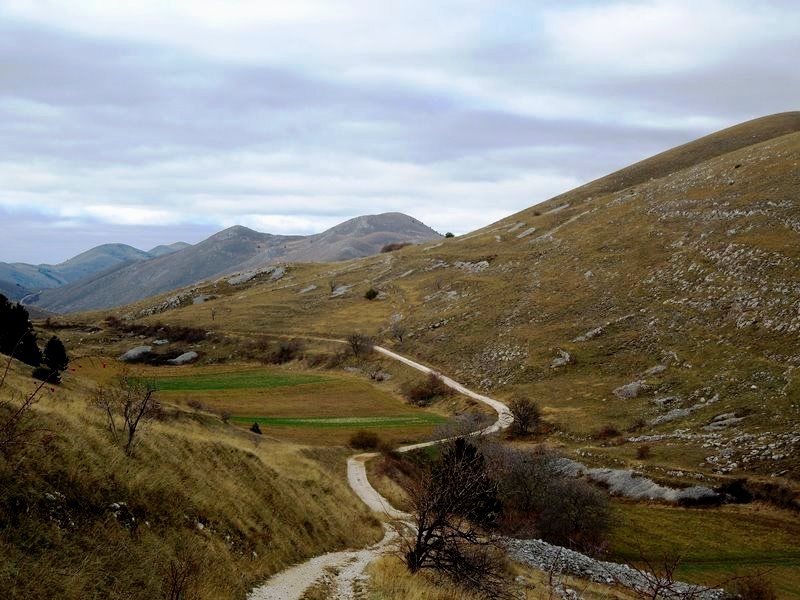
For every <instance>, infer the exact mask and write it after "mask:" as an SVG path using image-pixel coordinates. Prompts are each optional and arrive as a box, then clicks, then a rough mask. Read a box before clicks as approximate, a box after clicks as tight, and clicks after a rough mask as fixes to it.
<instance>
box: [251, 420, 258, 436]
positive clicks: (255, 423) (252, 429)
mask: <svg viewBox="0 0 800 600" xmlns="http://www.w3.org/2000/svg"><path fill="white" fill-rule="evenodd" d="M250 431H252V432H253V433H257V434H258V435H261V427H260V426H259V424H258V421H255V422H254V423H253V424H252V425H251V426H250Z"/></svg>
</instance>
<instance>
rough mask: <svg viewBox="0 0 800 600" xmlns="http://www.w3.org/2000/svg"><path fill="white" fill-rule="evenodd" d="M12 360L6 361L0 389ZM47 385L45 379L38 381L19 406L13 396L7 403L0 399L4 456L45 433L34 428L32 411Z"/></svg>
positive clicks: (0, 426) (0, 432)
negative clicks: (38, 433)
mask: <svg viewBox="0 0 800 600" xmlns="http://www.w3.org/2000/svg"><path fill="white" fill-rule="evenodd" d="M12 360H13V355H12V356H9V357H8V359H7V361H6V365H5V368H4V369H3V375H2V377H0V389H2V388H3V386H4V385H5V382H6V377H7V376H8V371H9V369H10V368H11V361H12ZM47 384H48V381H47V379H45V380H43V381H40V382H39V383H38V384H37V386H36V387H35V388H34V389H33V391H31V392H30V393H28V394H27V395H26V396H24V398H23V399H22V401H21V402H19V404H17V403H16V402H15V401H14V398H13V396H12V397H11V398H10V399H9V400H8V401H6V400H2V399H0V451H2V452H3V453H4V454H9V453H11V452H12V451H13V449H14V448H18V447H20V446H24V445H26V444H29V443H31V442H32V441H33V436H34V434H35V433H36V432H41V431H46V430H45V429H40V428H37V427H36V426H35V424H34V422H33V411H32V409H33V405H34V404H36V402H37V399H38V396H39V392H41V391H42V388H43V387H44V386H46V385H47Z"/></svg>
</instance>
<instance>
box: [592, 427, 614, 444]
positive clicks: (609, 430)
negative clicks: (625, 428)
mask: <svg viewBox="0 0 800 600" xmlns="http://www.w3.org/2000/svg"><path fill="white" fill-rule="evenodd" d="M620 435H621V434H620V432H619V429H617V428H616V427H615V426H614V425H603V426H602V427H601V428H600V429H598V430H597V431H595V432H594V434H593V436H592V437H594V439H596V440H609V439H611V438H615V437H619V436H620Z"/></svg>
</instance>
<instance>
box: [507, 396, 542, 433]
mask: <svg viewBox="0 0 800 600" xmlns="http://www.w3.org/2000/svg"><path fill="white" fill-rule="evenodd" d="M508 409H509V410H510V411H511V414H512V416H513V417H514V423H513V424H512V426H511V431H512V432H513V433H515V434H516V435H518V436H520V437H523V436H526V435H528V434H530V433H534V432H535V431H536V428H537V427H538V426H539V421H540V420H541V411H540V410H539V406H538V405H537V404H536V403H535V402H534V401H533V400H531V399H530V398H527V397H524V396H515V397H514V398H512V399H511V401H510V402H509V403H508Z"/></svg>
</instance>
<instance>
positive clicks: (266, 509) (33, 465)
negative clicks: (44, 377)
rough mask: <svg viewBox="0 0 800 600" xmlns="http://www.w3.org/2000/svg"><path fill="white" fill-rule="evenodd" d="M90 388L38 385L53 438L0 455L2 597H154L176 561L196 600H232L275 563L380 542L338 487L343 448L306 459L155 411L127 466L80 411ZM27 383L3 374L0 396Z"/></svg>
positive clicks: (187, 416) (372, 524) (286, 448)
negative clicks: (190, 570)
mask: <svg viewBox="0 0 800 600" xmlns="http://www.w3.org/2000/svg"><path fill="white" fill-rule="evenodd" d="M101 368H102V367H101ZM92 385H93V384H92V383H91V381H90V380H88V379H85V378H84V377H83V376H78V375H75V374H68V375H67V376H66V377H65V381H64V383H63V384H62V385H61V386H60V387H57V388H54V391H52V392H51V391H49V389H48V390H47V392H46V393H45V394H44V395H43V396H42V399H41V401H40V402H39V403H38V404H37V405H36V407H35V414H36V416H37V421H38V423H39V425H40V426H41V427H43V428H46V429H47V430H48V431H49V433H50V434H51V435H52V436H53V437H52V438H50V437H49V436H48V438H49V439H48V441H47V444H46V445H43V444H42V443H39V441H38V437H35V436H34V434H31V436H32V441H33V442H34V443H32V444H31V445H29V446H27V447H25V448H23V449H21V450H20V451H19V452H17V453H15V454H13V455H11V456H2V457H0V479H1V480H2V489H3V491H4V493H3V497H2V504H0V512H2V515H3V522H4V523H6V524H7V525H6V527H5V528H4V529H3V531H2V534H1V535H0V554H1V555H2V556H3V561H2V568H0V588H2V589H4V590H6V593H7V594H8V595H9V596H8V597H11V598H15V597H19V598H22V597H24V598H40V597H41V598H44V597H54V596H57V597H64V598H89V597H100V596H102V597H109V598H123V597H124V598H153V597H159V596H160V595H161V594H162V589H163V586H164V585H165V584H166V583H167V579H168V577H169V575H168V573H169V569H170V565H171V564H173V563H176V561H178V562H180V561H181V560H183V561H189V562H191V561H195V562H197V563H198V565H199V567H198V569H197V571H196V574H195V575H193V577H192V579H191V585H192V586H193V588H195V591H196V593H197V595H198V597H199V598H221V597H226V598H235V597H243V596H244V593H245V592H246V591H247V590H248V589H249V588H250V587H251V586H252V585H253V584H254V583H256V582H258V581H260V580H262V579H264V578H266V577H267V576H268V575H270V574H271V573H274V572H277V571H279V570H280V569H282V568H284V567H285V566H287V565H288V564H291V563H294V562H296V561H298V560H301V559H303V558H305V557H308V556H311V555H315V554H318V553H320V552H324V551H326V550H332V549H338V548H345V547H360V546H363V545H365V544H367V543H370V542H374V541H375V540H376V539H378V538H379V537H380V535H381V529H380V527H379V525H378V523H377V522H376V521H375V520H374V518H373V517H372V516H371V515H370V514H369V513H368V511H367V510H366V509H365V508H364V507H363V506H362V505H361V503H360V502H359V501H358V499H357V498H356V497H355V496H354V495H353V494H352V492H351V491H350V489H349V487H348V486H347V484H346V482H345V480H344V478H343V477H342V473H344V471H345V456H346V454H345V453H344V451H336V450H332V449H331V450H327V451H323V452H321V453H320V454H309V453H308V452H307V451H306V450H305V449H304V448H303V447H300V446H296V445H293V444H288V443H285V442H282V443H277V442H273V441H270V440H268V439H260V438H257V437H256V436H253V435H251V434H248V433H245V432H241V431H240V430H239V429H238V428H235V427H232V426H225V425H224V424H222V422H221V421H219V420H215V419H208V418H206V417H204V416H203V415H194V414H191V413H185V412H180V411H178V412H176V411H175V410H174V409H171V408H167V409H166V412H165V414H166V417H167V418H166V419H164V420H161V421H157V422H152V423H150V424H149V426H148V427H147V429H146V430H145V431H144V432H143V433H142V436H141V443H140V444H139V445H138V446H137V448H136V452H135V454H134V456H133V457H132V458H128V457H126V456H125V454H124V452H123V451H122V449H121V448H119V447H116V446H114V445H113V444H112V443H111V441H110V439H109V437H108V435H107V433H106V431H105V429H104V421H103V418H102V415H100V414H99V413H98V412H97V411H95V410H94V409H93V408H91V407H90V406H89V405H88V403H87V397H88V396H89V395H90V393H91V387H92ZM30 387H31V383H30V380H29V379H28V378H27V376H26V375H25V374H24V372H20V371H19V370H18V369H17V368H14V369H13V370H12V372H11V373H10V376H9V378H8V380H7V382H6V385H5V386H4V387H3V388H2V390H0V393H2V394H3V397H4V398H10V397H12V396H13V397H19V395H20V394H21V393H22V392H23V391H25V390H28V389H30ZM123 502H124V503H125V506H126V508H125V509H124V510H121V511H119V510H117V511H116V512H117V516H115V510H114V509H113V508H112V504H113V503H123ZM129 516H132V517H134V519H135V520H130V519H129V518H128V517H129ZM187 549H191V552H192V553H194V554H191V555H189V554H187V552H189V550H187ZM109 578H111V579H109Z"/></svg>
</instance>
